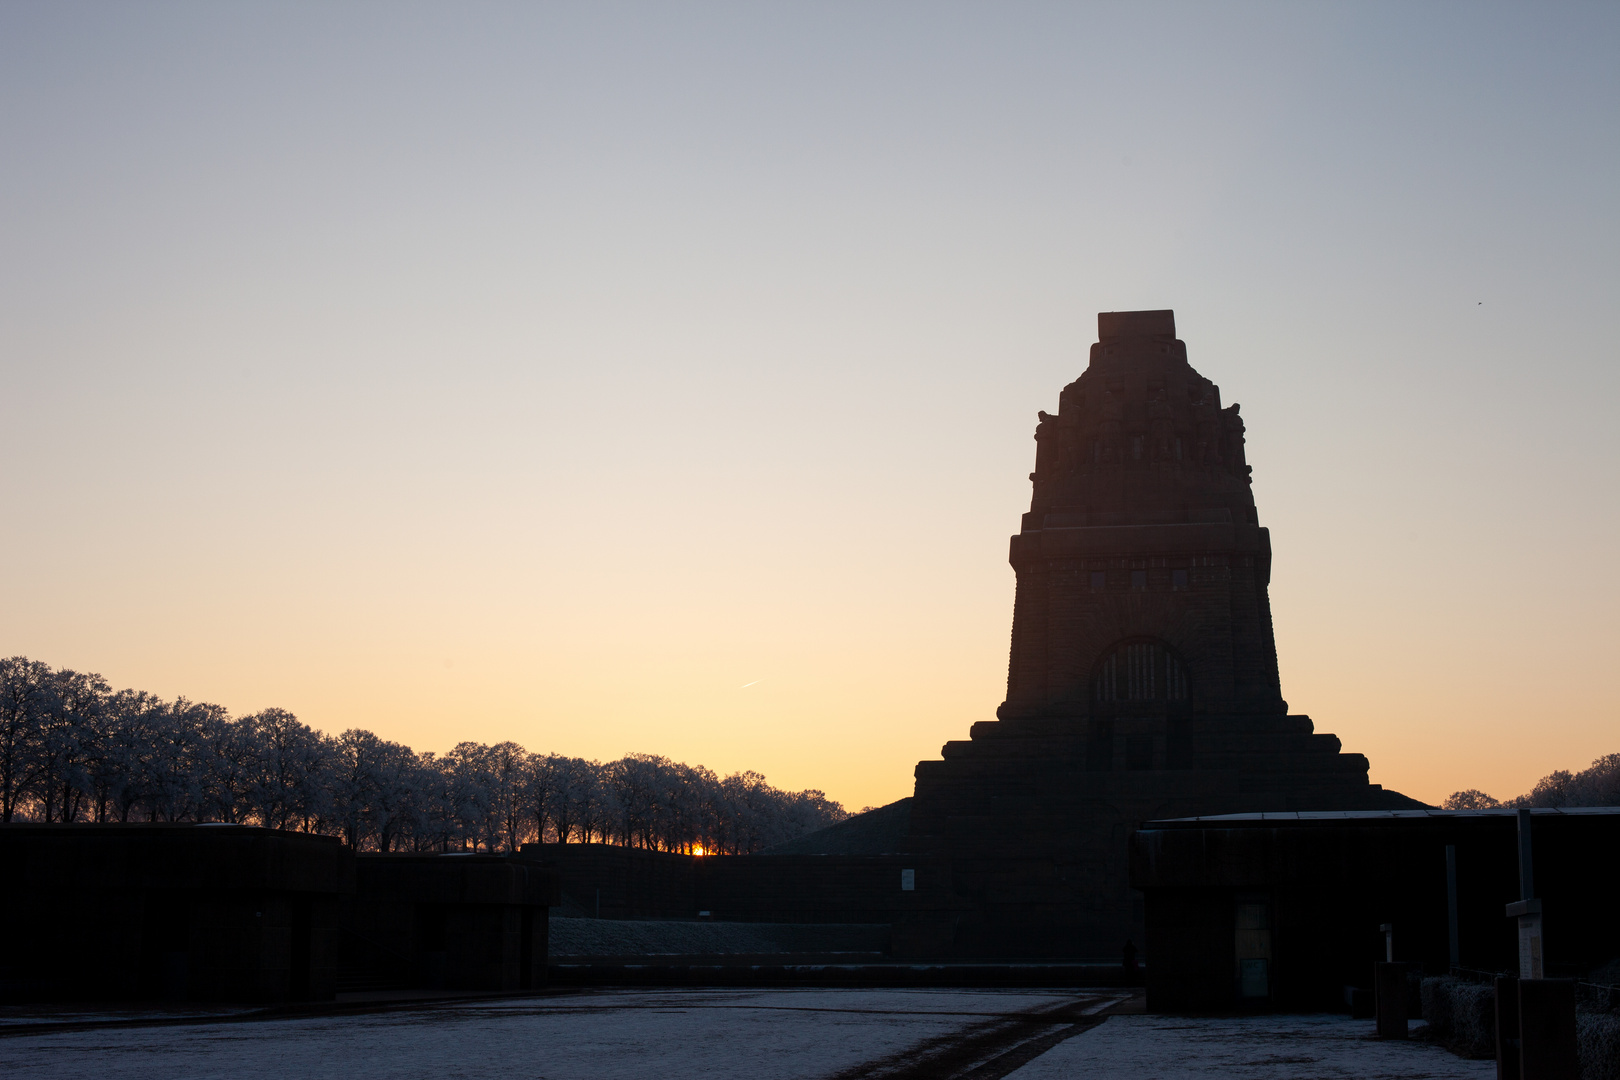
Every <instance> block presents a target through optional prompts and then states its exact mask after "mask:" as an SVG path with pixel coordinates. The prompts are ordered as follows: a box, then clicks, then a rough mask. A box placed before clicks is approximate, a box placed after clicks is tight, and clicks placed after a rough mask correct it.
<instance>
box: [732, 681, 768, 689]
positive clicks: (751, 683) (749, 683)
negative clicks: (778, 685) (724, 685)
mask: <svg viewBox="0 0 1620 1080" xmlns="http://www.w3.org/2000/svg"><path fill="white" fill-rule="evenodd" d="M764 681H765V680H764V679H755V680H754V682H745V683H743V684H742V685H741V686H739V687H737V689H739V690H746V689H748V688H749V687H750V686H753V685H754V683H762V682H764Z"/></svg>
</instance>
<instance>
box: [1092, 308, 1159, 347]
mask: <svg viewBox="0 0 1620 1080" xmlns="http://www.w3.org/2000/svg"><path fill="white" fill-rule="evenodd" d="M1175 336H1176V313H1175V312H1174V311H1171V310H1169V309H1165V310H1163V311H1099V312H1098V313H1097V339H1098V340H1099V341H1113V340H1115V339H1117V338H1127V337H1170V338H1173V337H1175Z"/></svg>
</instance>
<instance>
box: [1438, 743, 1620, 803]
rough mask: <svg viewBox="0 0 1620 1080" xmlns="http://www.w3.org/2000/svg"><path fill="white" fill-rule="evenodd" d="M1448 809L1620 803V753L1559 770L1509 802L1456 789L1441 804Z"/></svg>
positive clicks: (1472, 790) (1480, 792)
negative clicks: (1574, 770)
mask: <svg viewBox="0 0 1620 1080" xmlns="http://www.w3.org/2000/svg"><path fill="white" fill-rule="evenodd" d="M1441 805H1442V806H1444V807H1445V808H1446V809H1447V810H1487V809H1490V808H1491V807H1496V806H1513V807H1523V806H1620V754H1604V755H1603V756H1602V757H1600V758H1598V759H1597V760H1596V761H1594V762H1592V766H1591V768H1588V769H1582V770H1581V771H1580V772H1577V773H1572V772H1570V771H1569V770H1568V769H1558V770H1556V771H1554V772H1550V773H1548V774H1547V775H1546V776H1543V777H1542V778H1541V779H1540V780H1539V781H1537V782H1536V786H1535V787H1534V788H1533V789H1532V790H1531V792H1530V794H1528V795H1520V796H1519V797H1518V798H1516V799H1508V800H1507V801H1505V802H1501V801H1498V800H1496V799H1493V798H1491V797H1490V796H1489V795H1487V794H1485V793H1484V792H1483V791H1479V790H1477V789H1475V788H1469V789H1468V790H1467V791H1456V792H1453V793H1452V794H1451V795H1450V796H1448V797H1447V799H1446V801H1445V802H1444V803H1442V804H1441Z"/></svg>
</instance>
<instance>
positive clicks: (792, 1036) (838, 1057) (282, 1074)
mask: <svg viewBox="0 0 1620 1080" xmlns="http://www.w3.org/2000/svg"><path fill="white" fill-rule="evenodd" d="M1076 996H1077V995H1076V994H1075V993H1073V992H1066V991H1061V990H1058V991H1018V990H999V991H997V990H990V991H973V990H932V989H926V990H792V989H770V990H758V991H749V990H600V991H587V992H583V993H579V994H569V995H563V996H557V997H547V998H530V999H520V1000H510V999H509V1000H503V1001H486V1002H478V1003H467V1004H455V1005H437V1006H433V1007H423V1008H419V1009H410V1010H401V1011H397V1012H388V1013H382V1014H374V1015H362V1016H332V1017H318V1018H308V1019H291V1020H270V1021H261V1022H252V1023H223V1024H203V1025H197V1026H194V1027H193V1026H185V1027H159V1028H126V1029H113V1030H101V1031H79V1032H62V1033H60V1034H44V1035H32V1036H21V1037H16V1038H6V1039H0V1074H3V1075H5V1076H6V1077H7V1078H8V1080H24V1078H30V1080H31V1078H34V1077H52V1078H55V1077H67V1076H77V1077H91V1078H93V1080H125V1078H130V1080H133V1078H137V1077H140V1078H144V1077H153V1078H159V1077H161V1078H164V1080H191V1078H201V1077H220V1078H232V1080H254V1078H270V1077H274V1078H278V1080H279V1078H300V1077H321V1078H325V1077H332V1078H336V1080H373V1078H376V1080H383V1078H388V1080H394V1078H400V1077H445V1078H450V1077H454V1078H456V1080H483V1078H486V1077H487V1078H491V1080H493V1078H497V1077H498V1078H500V1080H511V1078H515V1077H522V1078H525V1080H537V1078H545V1080H620V1078H625V1080H629V1078H635V1080H646V1078H653V1080H681V1078H685V1077H705V1078H714V1080H730V1078H735V1080H773V1078H777V1077H782V1078H787V1077H822V1076H827V1075H829V1074H831V1073H836V1072H839V1071H840V1070H843V1069H847V1068H850V1067H852V1066H856V1065H859V1064H861V1063H862V1062H866V1061H874V1060H877V1059H879V1058H883V1057H886V1056H888V1055H891V1054H894V1053H897V1052H900V1051H903V1050H905V1049H906V1048H907V1047H909V1046H912V1045H915V1044H917V1043H920V1042H923V1041H925V1040H928V1039H933V1038H938V1037H940V1036H945V1035H950V1034H952V1033H954V1032H957V1031H960V1030H962V1029H964V1028H967V1027H969V1026H972V1025H974V1024H978V1023H982V1022H983V1021H984V1020H985V1019H986V1018H987V1017H991V1016H995V1015H998V1014H1005V1013H1008V1012H1021V1011H1024V1010H1027V1009H1032V1008H1041V1007H1049V1006H1056V1005H1061V1004H1064V1003H1066V1002H1069V1001H1073V1000H1074V999H1075V998H1076Z"/></svg>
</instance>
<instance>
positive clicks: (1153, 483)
mask: <svg viewBox="0 0 1620 1080" xmlns="http://www.w3.org/2000/svg"><path fill="white" fill-rule="evenodd" d="M1097 331H1098V333H1097V336H1098V341H1097V343H1096V344H1094V345H1092V346H1091V357H1090V364H1089V366H1088V367H1087V369H1086V371H1085V373H1084V374H1082V375H1081V376H1080V377H1079V378H1078V379H1076V380H1075V381H1074V382H1072V383H1070V384H1069V385H1068V386H1066V387H1064V388H1063V391H1062V394H1061V395H1060V397H1059V403H1058V411H1057V413H1056V415H1049V414H1047V413H1045V412H1042V413H1040V422H1039V425H1038V426H1037V427H1036V429H1035V444H1036V454H1035V471H1034V472H1033V473H1031V474H1030V479H1031V480H1032V481H1033V482H1034V493H1033V496H1032V498H1031V500H1030V509H1029V512H1028V513H1027V514H1025V515H1024V517H1023V523H1022V528H1021V529H1020V531H1019V532H1018V534H1017V535H1015V536H1014V537H1013V538H1012V550H1011V562H1012V566H1013V569H1014V570H1015V571H1016V572H1017V575H1018V586H1017V594H1016V600H1015V602H1014V607H1013V627H1012V649H1011V657H1010V660H1009V663H1008V671H1007V700H1006V701H1005V702H1004V703H1003V704H1002V705H1001V707H1000V708H999V709H998V710H997V717H998V719H996V720H986V721H984V722H981V723H977V724H974V725H973V728H972V731H971V733H970V738H969V739H967V740H964V741H955V742H950V743H947V744H946V745H945V747H944V750H943V753H942V757H943V760H940V761H924V762H921V763H919V764H918V766H917V770H916V781H917V783H916V794H915V796H914V798H913V799H912V804H911V807H910V826H909V828H910V836H909V837H908V839H907V840H906V841H905V844H904V847H903V848H902V850H911V851H916V852H929V853H933V854H937V855H940V856H943V857H945V858H946V859H947V860H948V863H949V866H950V875H951V884H952V888H953V889H954V891H955V892H956V894H957V895H959V896H960V897H961V898H962V899H963V900H965V901H967V902H968V903H969V905H970V907H971V910H970V911H969V912H968V913H967V914H966V915H965V916H964V917H963V918H962V921H961V922H960V924H959V925H958V926H957V928H956V932H955V945H954V947H953V950H952V951H953V952H956V953H957V954H959V955H960V954H968V955H982V956H1005V957H1019V956H1024V957H1062V956H1068V957H1105V956H1108V957H1118V956H1119V955H1120V953H1121V950H1122V949H1123V948H1124V946H1125V944H1126V942H1128V941H1142V940H1144V928H1143V911H1142V901H1141V898H1140V894H1133V893H1132V892H1131V890H1130V888H1129V884H1128V881H1127V866H1126V859H1127V851H1128V838H1129V836H1130V835H1131V834H1132V833H1133V832H1134V830H1135V829H1136V827H1137V826H1138V824H1139V823H1141V822H1143V821H1148V820H1153V819H1159V818H1176V817H1189V816H1195V815H1207V814H1227V813H1243V812H1252V811H1267V810H1369V809H1395V808H1404V807H1417V806H1421V805H1422V804H1420V803H1417V802H1415V801H1413V800H1411V799H1408V798H1406V797H1405V796H1402V795H1399V794H1397V793H1395V792H1392V791H1385V790H1383V789H1382V788H1380V787H1379V786H1378V785H1376V784H1370V783H1368V780H1367V759H1366V758H1365V757H1364V756H1362V755H1360V754H1348V753H1342V752H1341V751H1340V744H1339V740H1338V738H1337V737H1335V736H1333V735H1326V734H1316V733H1315V732H1314V729H1313V725H1312V723H1311V720H1310V718H1309V717H1308V716H1300V715H1290V714H1289V712H1288V705H1287V702H1285V701H1284V700H1283V698H1282V693H1281V685H1280V682H1279V679H1278V672H1277V649H1276V643H1275V640H1274V638H1273V636H1272V626H1271V606H1270V601H1269V599H1268V597H1267V586H1268V584H1269V582H1270V578H1271V540H1270V537H1269V535H1268V533H1267V530H1266V529H1265V528H1264V527H1263V526H1262V525H1261V524H1260V518H1259V514H1258V512H1257V510H1256V508H1255V503H1254V496H1253V494H1252V491H1251V489H1250V472H1251V471H1252V470H1251V469H1250V467H1249V465H1248V464H1247V462H1246V461H1245V459H1244V450H1243V442H1244V439H1243V430H1244V429H1243V421H1242V419H1240V417H1239V415H1238V406H1237V405H1235V404H1234V405H1230V406H1227V407H1225V408H1223V407H1222V405H1221V393H1220V388H1219V387H1218V386H1216V385H1215V384H1214V383H1212V382H1211V381H1210V380H1209V379H1207V378H1205V377H1204V376H1202V375H1200V374H1199V373H1198V372H1197V371H1195V370H1194V369H1193V368H1192V367H1191V366H1190V365H1189V364H1188V362H1187V348H1186V345H1185V344H1184V343H1183V342H1181V341H1180V340H1178V339H1177V338H1176V328H1175V315H1174V313H1173V312H1171V311H1126V312H1105V313H1102V314H1099V315H1098V316H1097Z"/></svg>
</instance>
